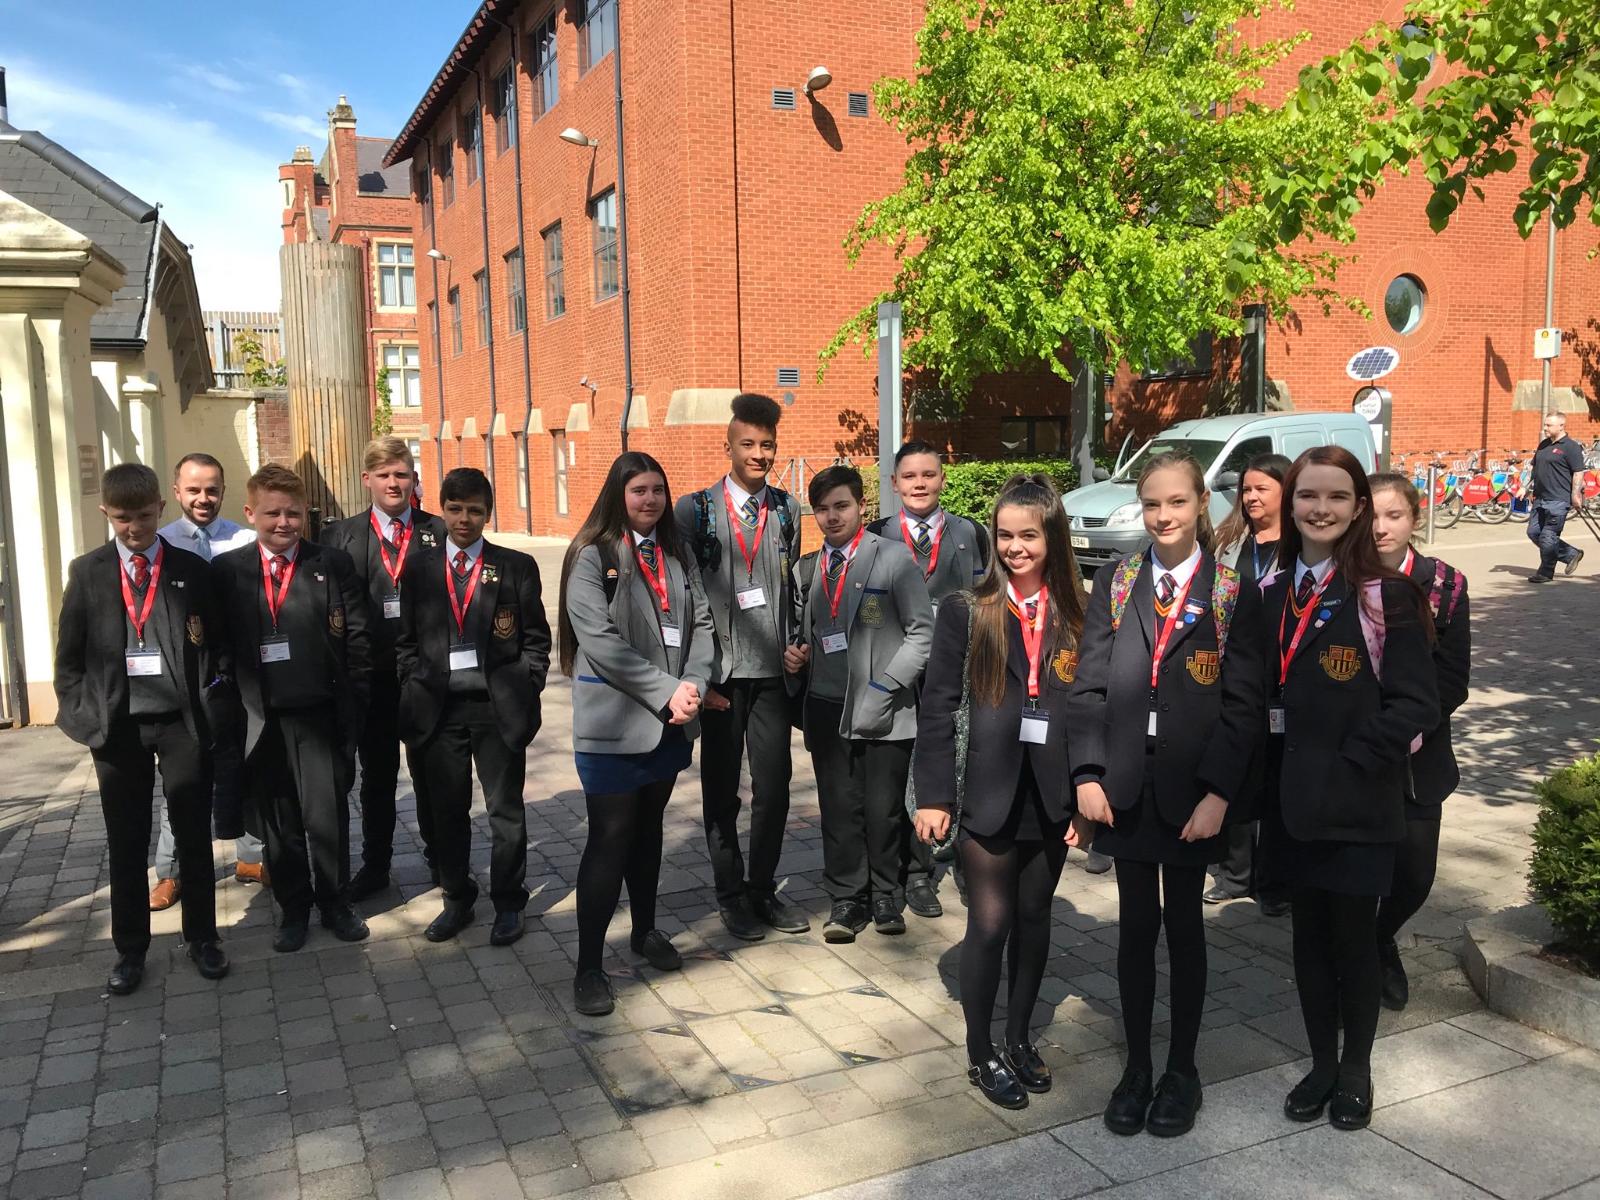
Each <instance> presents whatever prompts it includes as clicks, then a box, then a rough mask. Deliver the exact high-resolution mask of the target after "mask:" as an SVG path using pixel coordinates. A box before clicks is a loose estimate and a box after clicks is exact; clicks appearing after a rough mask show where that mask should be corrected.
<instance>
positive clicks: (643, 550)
mask: <svg viewBox="0 0 1600 1200" xmlns="http://www.w3.org/2000/svg"><path fill="white" fill-rule="evenodd" d="M639 561H640V562H642V563H644V565H645V569H646V570H648V571H649V572H650V573H651V574H655V569H656V544H655V542H653V541H652V540H650V539H649V538H645V540H644V541H642V542H640V543H639Z"/></svg>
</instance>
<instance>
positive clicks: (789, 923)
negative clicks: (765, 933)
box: [750, 896, 811, 933]
mask: <svg viewBox="0 0 1600 1200" xmlns="http://www.w3.org/2000/svg"><path fill="white" fill-rule="evenodd" d="M750 911H751V912H753V913H755V915H756V920H758V921H760V922H761V923H762V924H763V925H769V926H771V927H772V928H773V929H776V930H777V931H778V932H779V933H808V932H810V930H811V921H810V920H809V919H808V918H807V917H806V915H805V913H803V912H801V911H800V910H799V909H798V908H796V907H795V906H794V905H792V904H785V903H784V902H783V901H782V900H780V899H778V897H777V896H751V897H750Z"/></svg>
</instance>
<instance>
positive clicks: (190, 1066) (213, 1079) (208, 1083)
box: [161, 1062, 222, 1097]
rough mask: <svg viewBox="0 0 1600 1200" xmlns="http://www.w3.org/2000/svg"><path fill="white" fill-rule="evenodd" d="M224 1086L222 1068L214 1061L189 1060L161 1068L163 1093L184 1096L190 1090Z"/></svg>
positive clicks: (197, 1090) (164, 1095)
mask: <svg viewBox="0 0 1600 1200" xmlns="http://www.w3.org/2000/svg"><path fill="white" fill-rule="evenodd" d="M221 1086H222V1068H221V1067H220V1066H219V1065H218V1064H217V1063H214V1062H187V1063H178V1064H176V1065H174V1066H170V1067H163V1068H162V1070H161V1095H162V1096H163V1097H166V1096H183V1095H187V1094H188V1093H190V1092H206V1091H211V1090H213V1089H216V1088H220V1087H221Z"/></svg>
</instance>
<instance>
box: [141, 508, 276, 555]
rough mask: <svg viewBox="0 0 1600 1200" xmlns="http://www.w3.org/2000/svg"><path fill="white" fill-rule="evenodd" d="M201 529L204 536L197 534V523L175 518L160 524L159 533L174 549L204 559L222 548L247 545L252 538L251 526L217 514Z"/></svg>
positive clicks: (219, 551)
mask: <svg viewBox="0 0 1600 1200" xmlns="http://www.w3.org/2000/svg"><path fill="white" fill-rule="evenodd" d="M204 528H205V532H206V536H205V537H201V536H200V529H201V526H199V525H196V524H195V523H194V522H193V521H191V520H190V519H189V518H188V517H179V518H178V519H177V520H176V521H170V522H168V523H167V524H165V525H163V526H162V527H161V530H160V533H161V536H162V538H164V539H165V540H166V541H168V542H171V543H172V544H173V545H174V546H176V547H177V548H178V549H180V550H187V551H189V553H191V554H198V555H199V556H200V557H201V558H203V559H205V560H206V561H207V562H210V561H211V560H212V559H213V558H215V557H216V556H217V555H219V554H221V553H223V552H224V551H227V550H234V549H237V548H238V547H240V546H248V545H249V544H250V543H251V542H253V541H255V540H256V531H255V530H254V529H251V528H250V527H249V526H248V525H237V524H235V523H234V522H232V521H230V520H228V519H227V518H225V517H218V518H217V519H216V520H215V521H213V522H211V524H209V525H207V526H205V527H204Z"/></svg>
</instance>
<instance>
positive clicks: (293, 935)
mask: <svg viewBox="0 0 1600 1200" xmlns="http://www.w3.org/2000/svg"><path fill="white" fill-rule="evenodd" d="M308 924H309V923H308V922H307V920H306V918H304V917H298V918H296V919H294V920H285V921H284V923H283V924H282V925H279V926H278V932H277V933H275V934H273V935H272V948H273V949H274V950H276V951H277V952H278V953H279V954H293V953H294V952H295V951H296V950H298V949H300V947H301V946H304V945H305V944H306V933H307V932H308V928H307V927H308Z"/></svg>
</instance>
